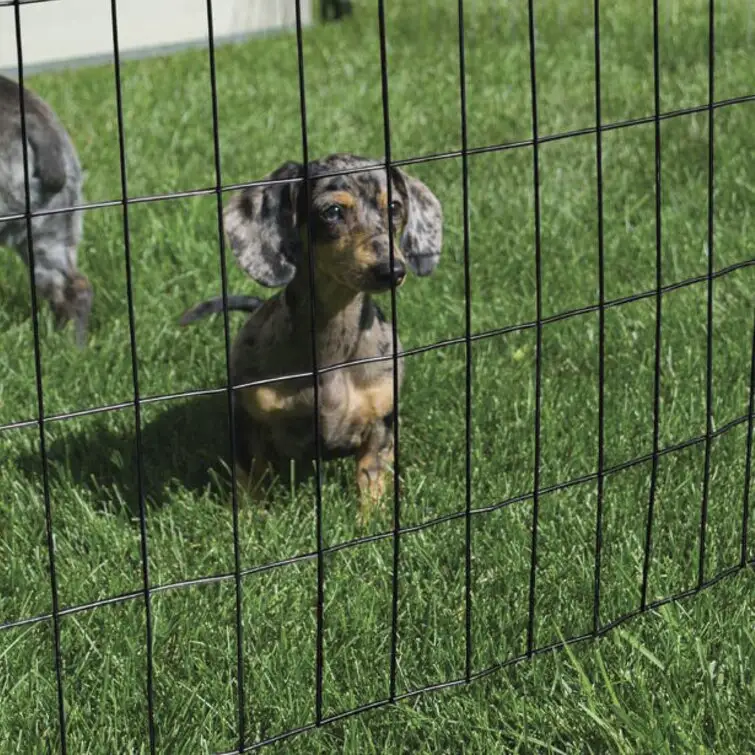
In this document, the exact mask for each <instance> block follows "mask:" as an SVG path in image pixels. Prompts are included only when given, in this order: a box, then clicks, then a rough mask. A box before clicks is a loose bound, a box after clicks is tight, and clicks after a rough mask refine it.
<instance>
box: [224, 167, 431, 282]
mask: <svg viewBox="0 0 755 755" xmlns="http://www.w3.org/2000/svg"><path fill="white" fill-rule="evenodd" d="M375 165H376V162H375V161H369V160H367V159H365V158H360V157H354V156H352V155H331V156H330V157H327V158H324V159H322V160H318V161H317V162H314V163H310V166H309V171H308V174H309V192H306V191H305V190H304V186H303V183H302V181H301V180H298V181H297V180H296V179H301V177H302V176H303V166H301V165H299V164H297V163H285V164H284V165H282V166H281V167H280V168H278V170H276V171H274V172H273V173H272V174H270V176H268V178H267V179H266V180H267V181H274V182H275V183H273V184H266V185H264V186H260V187H256V186H255V187H251V188H249V189H246V190H244V191H243V192H241V193H240V194H238V195H236V196H235V197H234V198H233V199H232V200H231V201H230V203H229V205H228V207H227V209H226V211H225V229H226V232H227V234H228V237H229V239H230V242H231V246H232V248H233V250H234V253H235V255H236V259H237V261H238V262H239V264H240V266H241V267H242V268H243V269H244V270H245V271H246V272H247V273H249V275H251V276H252V278H254V279H255V280H256V281H258V282H259V283H262V284H263V285H265V286H284V285H286V284H287V283H289V282H290V281H291V280H292V279H293V277H294V275H295V273H296V268H297V267H298V266H301V265H303V264H306V252H307V251H308V250H307V244H306V239H307V232H308V231H307V228H308V227H309V229H310V231H311V237H310V239H311V247H310V249H311V251H312V253H313V255H314V267H315V270H316V273H317V276H318V278H320V277H323V278H326V279H328V280H330V281H331V282H333V283H336V284H338V285H340V286H343V287H345V288H348V289H349V290H352V291H355V292H356V291H374V292H379V291H386V290H389V289H390V288H391V287H392V286H398V285H400V284H401V283H402V282H403V280H404V277H405V276H406V272H407V266H408V268H409V269H411V270H412V271H414V272H415V273H417V274H418V275H428V274H429V273H431V272H432V271H433V270H434V269H435V266H436V265H437V264H438V260H439V258H440V250H441V244H442V225H443V216H442V211H441V206H440V202H439V201H438V199H437V198H436V197H435V195H434V194H433V193H432V192H431V191H430V190H429V189H428V188H427V186H425V185H424V184H423V183H422V182H421V181H418V180H417V179H415V178H411V177H410V176H408V175H407V174H406V173H404V171H402V170H400V169H399V168H393V169H392V170H391V202H390V206H389V203H388V182H387V179H386V172H385V169H384V168H375V167H374V166H375ZM370 166H373V167H370ZM355 168H356V169H358V168H365V170H362V171H359V172H353V173H347V174H345V175H344V174H339V172H340V171H344V170H354V169H355ZM391 228H392V229H393V239H394V245H393V253H394V258H393V264H392V265H391V259H390V241H389V234H390V229H391Z"/></svg>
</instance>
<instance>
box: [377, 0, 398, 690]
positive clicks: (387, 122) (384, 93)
mask: <svg viewBox="0 0 755 755" xmlns="http://www.w3.org/2000/svg"><path fill="white" fill-rule="evenodd" d="M378 33H379V35H380V92H381V99H382V103H383V143H384V145H385V146H384V149H385V172H386V179H387V192H388V207H389V208H390V206H391V201H392V180H391V117H390V102H389V99H388V53H387V43H386V33H385V3H384V0H378ZM388 255H389V260H390V266H391V270H392V269H393V260H394V257H395V248H394V239H393V217H392V213H391V212H390V210H389V212H388ZM391 340H392V341H393V352H392V357H393V574H392V596H391V651H390V652H391V659H390V680H389V693H388V697H389V698H390V700H391V701H393V700H395V699H396V671H397V653H398V605H399V564H400V552H401V551H400V546H401V540H400V535H401V488H400V477H399V472H400V467H399V459H400V456H399V421H398V410H399V405H398V388H399V381H398V312H397V311H396V286H395V285H393V284H392V285H391Z"/></svg>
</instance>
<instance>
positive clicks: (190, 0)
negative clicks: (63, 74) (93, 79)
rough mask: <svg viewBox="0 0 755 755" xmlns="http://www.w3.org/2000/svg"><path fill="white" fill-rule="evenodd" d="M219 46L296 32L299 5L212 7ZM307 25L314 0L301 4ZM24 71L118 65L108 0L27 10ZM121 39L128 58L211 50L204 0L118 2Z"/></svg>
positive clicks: (10, 51) (10, 60)
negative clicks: (267, 33)
mask: <svg viewBox="0 0 755 755" xmlns="http://www.w3.org/2000/svg"><path fill="white" fill-rule="evenodd" d="M212 7H213V22H214V26H215V38H216V39H223V38H229V37H231V38H232V37H240V36H244V35H247V34H253V33H258V32H263V31H270V30H274V29H280V28H285V27H293V26H294V25H295V23H296V6H295V3H294V0H213V3H212ZM301 12H302V22H303V23H309V22H310V21H311V18H312V0H301ZM21 29H22V37H21V38H22V42H23V56H24V70H26V69H27V67H28V68H29V69H30V70H33V69H38V68H41V67H48V66H49V67H55V66H56V65H63V64H72V63H77V64H78V63H83V62H88V60H87V59H89V60H91V61H92V62H94V61H97V60H98V59H99V60H107V59H109V58H112V53H113V31H112V20H111V17H110V0H47V1H46V2H37V3H29V4H26V5H22V7H21ZM118 37H119V47H120V49H121V54H122V55H123V56H124V57H135V56H139V55H147V54H151V53H154V52H157V51H161V50H165V49H166V48H168V49H170V48H172V47H182V46H186V45H192V44H206V41H207V3H206V0H119V2H118ZM16 65H17V62H16V30H15V19H14V9H13V8H12V7H7V6H6V7H0V70H2V71H5V72H9V73H11V74H15V72H16Z"/></svg>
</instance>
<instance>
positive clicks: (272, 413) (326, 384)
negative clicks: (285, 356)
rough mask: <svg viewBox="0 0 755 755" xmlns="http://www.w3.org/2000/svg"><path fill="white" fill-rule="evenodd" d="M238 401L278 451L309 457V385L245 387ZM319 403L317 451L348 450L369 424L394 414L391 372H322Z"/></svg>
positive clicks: (311, 400) (311, 426)
mask: <svg viewBox="0 0 755 755" xmlns="http://www.w3.org/2000/svg"><path fill="white" fill-rule="evenodd" d="M242 402H243V405H244V408H245V409H246V410H247V412H248V413H249V414H250V415H251V416H252V418H253V419H254V420H255V421H256V422H257V423H258V424H262V425H264V426H266V427H267V429H268V431H269V435H270V437H271V439H272V441H273V443H274V445H275V446H276V450H277V451H278V453H280V454H281V455H284V456H292V457H297V456H300V457H301V456H313V455H314V453H315V442H314V421H313V417H314V390H313V387H312V384H311V382H310V381H308V380H305V381H296V384H295V385H289V386H286V385H285V384H283V385H281V386H261V387H259V388H254V389H248V390H246V391H244V392H243V393H242ZM318 404H319V430H320V438H321V449H322V450H323V451H324V452H327V454H328V455H340V454H343V453H349V452H352V451H354V450H356V449H357V448H358V447H359V446H361V445H362V444H363V443H364V442H365V440H366V439H367V437H368V435H369V432H370V430H371V428H372V427H373V425H375V423H376V422H380V421H382V420H383V419H384V418H385V417H387V416H389V415H390V414H391V412H392V411H393V376H392V373H391V372H390V371H380V372H375V371H371V372H367V371H365V370H363V369H360V368H358V367H354V368H344V369H341V370H336V371H333V372H330V373H326V374H324V375H322V377H321V378H320V383H319V401H318Z"/></svg>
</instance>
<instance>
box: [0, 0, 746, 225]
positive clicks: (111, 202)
mask: <svg viewBox="0 0 755 755" xmlns="http://www.w3.org/2000/svg"><path fill="white" fill-rule="evenodd" d="M56 1H59V0H37V2H56ZM748 102H755V93H753V94H745V95H740V96H738V97H729V98H727V99H724V100H719V101H718V102H714V103H712V105H708V104H707V103H706V104H705V105H696V106H694V107H686V108H678V109H676V110H669V111H667V112H665V113H661V114H660V116H659V118H660V120H661V121H666V120H670V119H673V118H680V117H683V116H685V115H699V114H701V113H707V112H708V110H709V108H710V107H712V108H713V109H714V110H717V109H719V108H726V107H731V106H733V105H741V104H745V103H748ZM655 120H656V116H655V115H648V116H641V117H638V118H630V119H627V120H623V121H615V122H613V123H604V124H603V125H602V126H601V127H600V130H601V132H603V133H605V132H607V131H616V130H618V129H624V128H631V127H633V126H643V125H649V124H652V123H654V122H655ZM596 131H597V128H596V127H595V126H586V127H585V128H578V129H573V130H570V131H561V132H558V133H555V134H545V135H541V136H540V137H539V138H538V143H539V144H549V143H551V142H558V141H562V140H563V139H573V138H575V137H579V136H593V135H594V134H595V132H596ZM532 146H533V141H532V139H521V140H518V141H511V142H500V143H498V144H489V145H485V146H480V147H469V148H468V150H467V154H468V155H470V156H475V155H486V154H490V153H494V152H506V151H508V150H512V149H526V148H527V147H532ZM461 156H462V151H461V150H460V149H458V150H448V151H446V152H435V153H429V154H426V155H418V156H416V157H405V158H400V159H395V160H391V165H393V166H395V167H397V168H400V167H406V166H408V165H421V164H424V163H432V162H436V161H438V160H455V159H458V158H460V157H461ZM370 170H376V171H377V170H385V163H378V162H376V163H375V164H374V165H366V166H364V167H359V168H344V169H343V170H338V171H335V172H332V173H328V172H323V173H318V177H320V178H335V177H336V176H345V175H349V174H350V173H365V172H367V171H370ZM302 181H303V178H302V177H301V176H298V177H295V178H278V179H271V178H262V179H259V180H256V181H244V182H241V183H233V184H226V185H224V186H221V187H220V191H221V192H223V193H227V192H232V191H240V190H241V189H249V188H254V187H262V186H275V185H278V184H294V183H302ZM217 191H218V189H217V187H214V186H207V187H204V188H201V189H186V190H184V191H172V192H165V193H161V194H146V195H143V196H136V197H128V199H127V200H126V201H127V202H128V204H148V203H150V202H162V201H166V200H171V199H187V198H191V197H203V196H213V195H215V194H216V193H217ZM121 204H122V200H120V199H103V200H101V201H98V202H83V203H81V204H77V205H71V206H69V207H60V208H55V209H54V210H53V209H50V210H33V211H32V213H31V216H32V217H41V216H43V215H60V214H61V213H67V212H71V211H72V210H99V209H104V208H107V207H120V206H121ZM25 217H26V215H25V214H24V213H13V214H6V215H0V223H2V222H4V221H10V220H23V219H24V218H25Z"/></svg>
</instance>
